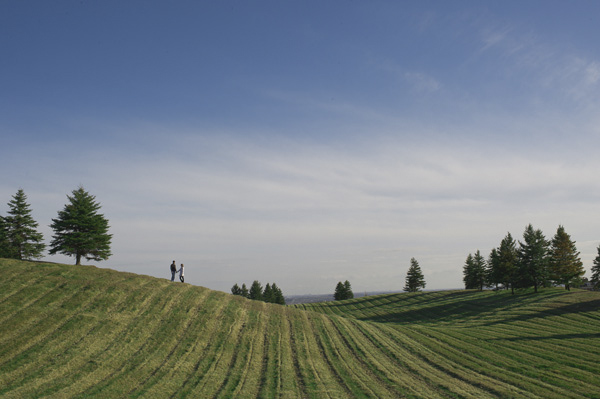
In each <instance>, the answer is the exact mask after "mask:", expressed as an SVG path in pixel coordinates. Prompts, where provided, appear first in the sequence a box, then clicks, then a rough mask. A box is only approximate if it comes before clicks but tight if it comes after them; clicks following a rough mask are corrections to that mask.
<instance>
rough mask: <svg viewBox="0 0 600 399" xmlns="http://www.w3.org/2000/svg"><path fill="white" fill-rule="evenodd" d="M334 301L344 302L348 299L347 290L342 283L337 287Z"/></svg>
mask: <svg viewBox="0 0 600 399" xmlns="http://www.w3.org/2000/svg"><path fill="white" fill-rule="evenodd" d="M333 299H335V300H336V301H343V300H344V299H346V289H345V288H344V284H343V283H342V282H341V281H338V283H337V285H336V286H335V292H334V293H333Z"/></svg>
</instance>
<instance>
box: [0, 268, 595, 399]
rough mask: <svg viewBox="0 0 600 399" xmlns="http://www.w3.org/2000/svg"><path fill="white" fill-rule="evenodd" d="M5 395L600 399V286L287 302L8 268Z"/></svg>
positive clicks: (0, 363)
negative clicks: (592, 289) (593, 289)
mask: <svg viewBox="0 0 600 399" xmlns="http://www.w3.org/2000/svg"><path fill="white" fill-rule="evenodd" d="M0 273H1V275H2V279H0V397H2V398H40V397H57V398H88V397H102V398H120V397H131V398H138V397H144V398H185V397H189V398H402V397H408V398H586V397H587V398H600V310H599V309H600V293H596V292H584V291H571V292H567V291H564V290H562V289H547V290H542V291H541V293H539V294H532V293H529V292H520V293H518V294H517V295H515V296H512V295H510V293H506V292H475V291H446V292H428V293H417V294H391V295H380V296H373V297H365V298H360V299H355V300H349V301H344V302H327V303H321V304H310V305H297V306H294V307H289V306H288V307H286V306H279V305H270V304H265V303H262V302H256V301H250V300H247V299H244V298H241V297H236V296H232V295H229V294H226V293H223V292H218V291H212V290H209V289H206V288H203V287H196V286H191V285H189V284H181V283H171V282H170V281H167V280H165V279H157V278H153V277H148V276H140V275H135V274H131V273H123V272H116V271H113V270H108V269H101V268H96V267H93V266H70V265H58V264H48V263H37V262H20V261H15V260H7V259H0Z"/></svg>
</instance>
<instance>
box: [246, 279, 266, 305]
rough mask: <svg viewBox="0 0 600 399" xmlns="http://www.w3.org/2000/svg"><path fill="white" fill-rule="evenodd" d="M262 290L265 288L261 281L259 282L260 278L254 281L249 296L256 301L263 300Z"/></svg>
mask: <svg viewBox="0 0 600 399" xmlns="http://www.w3.org/2000/svg"><path fill="white" fill-rule="evenodd" d="M262 292H263V288H262V285H261V283H260V282H258V280H254V282H253V283H252V285H251V286H250V292H249V295H248V297H249V298H250V299H254V300H255V301H262V299H263V297H262Z"/></svg>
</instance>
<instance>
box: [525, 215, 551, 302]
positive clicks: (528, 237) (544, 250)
mask: <svg viewBox="0 0 600 399" xmlns="http://www.w3.org/2000/svg"><path fill="white" fill-rule="evenodd" d="M523 240H524V242H520V241H519V249H518V251H517V253H518V284H519V286H521V287H531V286H533V287H534V290H535V292H538V287H540V286H545V285H546V282H547V281H548V280H549V273H548V246H549V242H548V241H547V240H546V237H544V234H543V233H542V231H541V230H539V229H538V230H534V229H533V226H532V225H531V224H529V225H528V226H527V227H526V228H525V232H524V233H523Z"/></svg>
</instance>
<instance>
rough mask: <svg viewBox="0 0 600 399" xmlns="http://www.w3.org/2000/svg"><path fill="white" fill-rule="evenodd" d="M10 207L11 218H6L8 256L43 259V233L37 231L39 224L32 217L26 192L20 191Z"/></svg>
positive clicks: (44, 246) (10, 203)
mask: <svg viewBox="0 0 600 399" xmlns="http://www.w3.org/2000/svg"><path fill="white" fill-rule="evenodd" d="M8 206H9V208H10V209H9V211H8V214H9V215H10V216H7V217H5V218H4V227H5V239H6V240H7V244H8V248H7V249H8V251H7V252H8V254H9V255H10V256H11V257H13V258H16V259H38V258H41V257H42V252H43V251H44V249H45V248H46V245H45V244H44V243H43V242H42V240H43V235H42V233H39V232H38V231H37V230H36V229H37V227H38V224H37V222H36V221H35V220H33V217H31V209H30V208H29V204H28V203H27V196H26V195H25V192H24V191H23V190H22V189H19V190H18V191H17V194H15V195H14V196H13V199H12V200H11V201H10V202H9V203H8Z"/></svg>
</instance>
